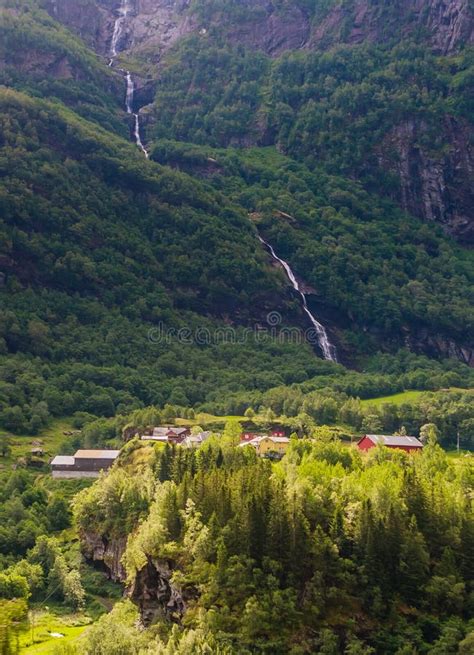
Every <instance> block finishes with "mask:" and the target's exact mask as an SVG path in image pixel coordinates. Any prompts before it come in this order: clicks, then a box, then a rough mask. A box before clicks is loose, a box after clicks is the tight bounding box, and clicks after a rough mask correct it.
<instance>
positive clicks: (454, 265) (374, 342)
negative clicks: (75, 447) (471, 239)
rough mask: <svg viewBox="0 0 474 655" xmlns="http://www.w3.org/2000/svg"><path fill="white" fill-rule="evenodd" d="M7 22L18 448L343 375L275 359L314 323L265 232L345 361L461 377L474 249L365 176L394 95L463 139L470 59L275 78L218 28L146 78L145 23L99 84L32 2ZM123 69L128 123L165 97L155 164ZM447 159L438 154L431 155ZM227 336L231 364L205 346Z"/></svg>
mask: <svg viewBox="0 0 474 655" xmlns="http://www.w3.org/2000/svg"><path fill="white" fill-rule="evenodd" d="M68 6H69V4H68V1H66V2H65V3H64V5H63V7H62V10H64V11H67V8H68ZM160 6H161V5H160ZM206 7H207V5H206V6H204V5H200V4H199V3H197V4H196V5H195V6H194V7H193V14H192V15H193V16H195V15H197V14H199V11H201V10H202V11H207V9H210V7H207V8H206ZM169 8H171V9H173V11H178V10H179V11H185V9H186V8H185V7H184V5H183V6H181V5H179V6H178V5H169ZM50 9H51V7H50ZM221 9H222V8H221ZM237 9H238V11H237ZM62 10H61V11H62ZM89 10H94V11H100V12H105V13H104V15H106V14H107V11H108V12H109V13H108V14H107V15H109V17H110V19H112V18H113V16H112V13H111V11H112V7H111V6H108V7H106V6H105V5H100V6H99V5H96V4H94V3H91V2H86V3H85V4H84V12H85V13H84V15H87V12H88V11H89ZM115 10H117V7H115ZM141 10H142V7H141V5H140V6H138V5H137V6H136V7H134V12H135V14H136V17H138V16H139V15H141V14H140V12H141ZM2 11H3V14H2V20H1V22H0V24H1V30H2V36H3V39H2V45H3V46H4V47H3V49H2V64H3V66H2V72H1V75H2V77H1V80H2V82H3V83H4V84H5V85H6V86H8V87H10V88H5V87H2V88H1V90H0V102H1V108H2V114H1V122H2V132H1V140H0V187H1V190H0V203H1V210H2V211H1V216H2V223H1V240H0V248H1V251H0V265H1V275H0V285H1V286H0V302H1V305H2V316H1V325H0V328H1V336H2V341H1V342H0V343H1V346H0V347H1V376H2V380H3V382H2V385H1V387H0V392H1V393H0V404H1V405H0V409H1V411H0V422H1V423H2V424H3V425H4V426H5V427H7V428H8V429H12V430H21V429H28V430H30V431H32V432H34V431H36V430H37V429H38V427H39V426H41V424H42V423H44V422H45V421H47V420H48V417H49V415H50V414H53V415H61V414H70V413H73V412H74V411H78V410H80V411H84V410H85V411H90V412H92V413H94V414H99V415H111V414H113V413H115V412H116V411H119V412H123V411H125V410H129V409H131V408H134V407H137V406H141V405H143V404H149V403H157V404H160V405H162V404H164V403H166V402H172V403H175V404H178V405H184V406H187V405H195V406H203V405H204V404H205V403H210V404H211V405H212V409H215V408H217V407H224V405H225V403H226V402H227V398H232V399H234V398H235V399H237V398H238V395H239V394H245V393H249V391H250V390H257V391H265V390H268V389H270V388H272V387H275V386H278V385H285V384H292V383H295V382H298V383H300V382H304V381H306V380H311V379H312V378H314V377H315V376H320V379H319V380H316V382H314V384H315V385H316V388H320V387H321V385H322V386H324V385H325V384H327V385H329V386H331V385H333V384H334V380H335V379H336V378H337V376H344V375H348V373H347V371H346V370H345V369H344V368H343V367H342V366H336V365H333V364H331V363H329V362H323V361H321V360H320V359H318V357H317V356H316V355H318V354H320V351H319V349H318V348H317V347H315V348H314V349H313V348H312V347H311V346H310V344H308V343H306V342H304V340H303V342H301V338H299V339H300V340H299V341H296V342H286V341H284V340H283V341H282V340H280V339H276V338H275V337H276V336H278V328H279V326H281V327H285V326H287V327H288V326H291V327H293V328H296V331H297V333H298V334H299V335H300V337H301V331H302V330H303V329H306V328H307V327H308V320H307V315H306V314H305V313H304V312H303V311H302V307H301V302H300V300H301V298H300V297H299V296H297V295H293V294H292V293H291V287H290V285H289V283H288V280H287V279H286V278H285V276H284V274H283V273H282V272H281V271H280V270H277V269H276V268H275V267H274V266H271V263H272V262H271V260H270V258H269V256H268V253H267V252H265V250H264V249H263V248H262V245H261V243H260V242H259V241H258V239H257V229H258V230H260V231H261V232H262V234H263V235H264V236H265V237H266V238H267V239H271V241H272V243H273V245H274V246H275V248H276V250H277V252H278V254H279V255H280V256H281V257H284V258H285V259H286V260H287V261H288V262H290V264H291V266H292V267H293V269H294V271H295V272H296V275H297V276H299V278H300V282H301V284H302V285H303V286H304V289H305V290H306V291H307V293H308V304H309V306H310V308H311V309H312V310H313V312H314V313H315V315H316V316H317V317H319V318H320V319H321V321H323V322H324V324H325V325H326V328H327V331H328V333H329V335H330V337H331V339H332V340H333V341H334V342H335V344H336V347H337V349H338V353H339V356H340V359H341V361H343V362H345V363H346V364H350V365H351V366H356V367H358V368H361V369H363V368H364V367H366V366H370V367H371V369H370V370H374V366H375V367H376V361H378V360H377V359H376V360H375V363H374V360H372V362H371V363H370V362H369V358H370V356H373V355H375V356H376V355H377V353H378V352H388V353H391V354H392V355H395V354H396V353H397V351H398V350H399V349H400V348H409V349H411V350H412V351H414V352H415V353H426V354H428V355H429V356H431V357H445V356H448V357H453V358H455V359H457V360H460V361H461V362H465V363H471V362H472V352H473V351H472V347H471V345H470V343H469V338H470V334H471V333H472V329H471V326H472V315H471V313H470V310H469V298H470V297H469V275H470V273H471V270H472V267H471V266H470V264H471V260H470V253H469V251H467V250H464V249H463V248H461V247H460V246H458V245H456V244H455V243H454V242H453V241H452V240H451V238H450V237H448V236H446V235H444V234H443V233H442V231H441V229H440V227H439V226H438V225H436V223H434V222H426V223H422V222H420V221H419V220H417V219H416V218H414V217H410V216H409V215H406V214H404V213H403V212H401V211H400V210H399V209H398V208H397V207H396V205H395V204H394V202H393V200H392V199H390V198H389V197H388V196H393V197H394V198H396V195H397V194H396V193H395V190H394V189H395V187H394V184H393V181H390V179H389V178H385V177H383V176H382V175H381V173H380V168H377V167H372V164H373V157H372V156H371V157H370V158H369V163H370V166H367V162H366V160H365V158H364V153H366V152H367V151H369V152H370V150H371V148H374V147H376V146H377V145H378V144H380V142H381V138H382V135H383V134H384V131H387V130H388V133H389V132H390V126H391V125H392V124H393V117H394V115H395V114H394V107H395V106H396V103H397V102H398V103H400V97H402V99H403V98H405V99H406V98H410V97H414V100H412V101H411V102H410V103H408V104H406V114H407V116H408V117H410V116H412V115H414V114H416V113H417V112H418V114H419V115H420V116H423V120H424V121H425V123H426V124H427V125H430V126H431V127H433V125H434V123H433V121H434V120H435V118H436V117H437V116H439V115H443V116H444V115H446V116H447V115H448V110H449V108H451V110H450V111H451V118H450V119H449V120H451V121H452V123H451V124H452V125H453V126H456V128H457V127H458V126H459V125H465V126H466V130H468V129H469V127H468V126H469V112H470V106H471V105H470V104H469V102H470V100H469V79H470V78H469V75H470V72H469V71H470V59H469V55H468V53H462V54H459V55H458V56H456V57H455V58H454V59H449V60H448V59H446V58H442V59H439V60H438V59H437V58H433V56H432V55H431V54H426V53H423V52H421V51H420V49H419V47H418V49H417V48H415V46H412V50H410V54H413V53H415V54H416V55H417V58H416V60H415V61H414V62H412V63H410V62H408V60H407V59H404V58H403V55H402V54H401V52H400V50H398V51H397V49H396V48H395V49H389V50H386V49H381V48H375V49H374V48H372V47H365V46H363V47H361V48H355V49H351V48H344V49H342V50H338V51H334V52H331V53H327V54H315V53H308V52H305V53H296V54H288V55H285V56H283V57H280V58H278V59H275V60H271V59H270V58H269V57H268V56H267V55H266V54H265V53H255V52H251V51H250V50H249V49H246V48H245V47H238V48H234V47H232V46H231V45H229V44H226V43H224V42H223V37H222V35H225V34H226V29H227V28H226V25H227V23H226V21H225V20H222V21H219V20H217V18H215V28H213V30H212V31H211V30H210V31H206V32H205V33H202V34H200V33H198V34H197V35H192V36H190V37H189V38H186V39H184V40H180V43H179V44H177V46H176V47H174V48H172V49H170V50H169V51H168V52H167V54H166V56H165V57H164V58H163V59H162V61H161V63H160V68H159V71H158V73H157V71H156V69H155V63H154V62H155V60H154V59H153V57H150V58H148V57H147V58H144V55H143V53H142V55H140V54H139V53H138V50H134V49H132V50H131V51H130V50H129V49H128V45H129V44H130V43H132V42H133V39H134V38H135V37H134V35H133V29H132V26H133V23H130V24H128V23H127V24H125V26H124V31H123V40H122V42H121V47H120V49H119V50H120V51H119V55H118V57H117V60H116V61H114V65H113V66H107V63H108V61H107V60H104V58H103V57H102V56H100V54H97V53H95V52H93V51H92V50H91V49H90V48H89V47H88V46H87V45H86V44H85V42H83V41H81V40H80V39H79V38H77V37H74V36H73V35H72V34H71V33H69V32H67V31H66V29H65V28H64V27H63V26H61V25H60V24H59V23H58V22H57V21H56V20H55V19H53V18H51V17H49V16H48V15H47V14H46V13H45V12H44V11H43V10H42V9H41V8H40V7H39V5H38V4H37V3H35V2H33V1H32V0H31V1H29V0H21V1H20V0H8V2H6V3H4V5H3V7H2ZM61 11H59V9H58V12H57V13H58V16H62V14H61ZM186 11H187V9H186ZM213 11H214V9H213ZM235 11H237V14H236V16H237V17H235V23H233V24H245V21H246V20H247V18H248V15H249V14H248V8H247V6H246V5H245V6H244V5H239V6H238V7H237V5H232V12H231V14H232V15H233V16H234V13H233V12H235ZM239 12H241V18H238V16H239V15H240V14H239ZM52 13H54V12H52ZM189 15H190V16H191V14H189ZM212 15H213V16H219V15H220V14H219V12H217V14H214V13H213V14H212ZM190 20H191V18H190ZM193 20H194V19H193ZM213 20H214V18H213ZM233 20H234V19H233ZM88 24H89V23H88ZM90 25H93V22H91V23H90ZM112 26H113V25H112V23H110V22H109V23H108V27H109V28H110V27H112ZM150 29H151V27H150ZM99 32H100V30H99ZM107 33H108V34H109V36H111V34H110V30H109V31H108V32H107ZM104 34H105V32H104ZM86 40H87V39H86ZM6 46H8V47H6ZM108 47H109V46H106V45H104V47H103V48H102V51H101V52H106V51H107V48H108ZM420 52H421V54H420ZM160 57H161V54H160V53H157V58H158V59H159V58H160ZM125 65H127V67H129V69H130V71H131V75H132V76H133V79H134V81H135V82H136V85H137V93H136V94H135V96H134V98H133V100H134V102H135V103H138V106H139V104H140V98H141V96H140V92H141V89H143V88H146V89H148V91H147V93H148V94H149V93H150V89H151V88H152V86H153V84H155V85H156V84H158V89H157V92H156V98H155V99H154V101H153V103H152V104H151V105H150V106H149V107H147V108H146V112H145V111H142V112H140V127H141V128H142V130H143V127H145V130H144V132H146V135H147V137H148V140H149V143H148V146H149V149H150V151H151V152H152V160H150V161H147V160H146V159H145V158H144V157H143V153H142V152H140V150H139V149H137V148H136V147H135V146H134V145H133V144H132V143H131V142H130V136H131V132H132V128H133V117H132V116H131V115H130V114H127V113H126V111H125V107H124V105H125V102H124V100H125V98H124V96H125V79H124V77H125V69H124V70H121V69H120V67H121V66H125ZM431 68H433V70H434V72H433V74H432V75H431V76H430V75H429V71H430V69H431ZM152 73H153V75H155V74H159V80H155V79H154V78H153V77H150V78H149V79H148V78H147V75H148V74H150V75H151V74H152ZM367 80H368V81H367ZM427 80H428V81H429V83H430V85H431V86H430V88H431V91H430V93H428V94H426V93H424V92H423V88H424V86H426V83H427ZM378 89H384V93H382V94H381V95H380V97H379V96H378V95H377V94H378ZM364 93H366V94H368V96H369V98H370V97H372V98H375V99H376V100H377V102H378V103H379V106H377V108H376V111H375V112H374V111H372V109H373V104H374V103H373V102H367V101H363V97H364V96H363V94H364ZM144 95H146V94H145V92H143V91H142V96H143V97H144ZM351 98H353V101H352V102H353V107H356V108H357V107H358V111H359V117H358V119H357V120H355V115H356V114H355V113H354V112H352V114H348V113H347V108H348V106H349V104H350V103H349V100H350V99H351ZM361 98H362V99H361ZM420 98H421V101H420ZM420 102H421V104H420ZM138 106H136V105H134V109H135V108H136V109H138ZM367 108H368V109H367ZM362 110H364V111H362ZM351 117H352V118H351ZM351 120H353V124H354V129H352V127H351ZM376 120H378V121H379V123H380V131H379V132H375V133H374V134H371V132H370V129H369V128H370V126H371V125H373V123H374V121H376ZM433 129H434V128H433ZM452 133H453V134H459V130H458V129H454V128H453V130H452ZM165 137H166V138H165ZM189 141H191V142H192V141H194V142H195V143H189ZM196 143H197V144H198V145H196ZM216 146H220V148H217V147H216ZM235 146H237V148H235ZM249 146H253V148H254V149H250V148H249ZM262 146H265V147H264V148H263V147H262ZM425 147H427V146H425ZM436 147H437V148H438V147H439V150H440V152H443V153H444V152H445V144H444V142H443V141H442V140H441V142H440V144H439V146H438V145H437V146H436ZM242 148H244V149H242ZM278 150H280V151H281V152H278ZM434 150H436V149H434ZM432 151H433V149H432ZM433 156H434V155H433ZM153 159H154V160H155V161H153ZM157 162H159V163H157ZM160 164H161V165H160ZM178 169H182V170H178ZM457 174H460V173H459V172H458V173H457ZM358 178H359V179H358ZM454 186H455V187H456V188H457V189H460V190H461V191H462V189H463V188H464V187H463V185H462V184H460V183H458V182H456V184H455V185H454ZM417 197H418V196H417ZM453 203H454V205H455V206H456V207H457V208H458V209H459V211H461V209H462V206H463V205H462V203H460V202H458V200H457V199H456V198H454V199H453ZM271 312H278V319H277V322H278V323H279V325H278V326H277V327H276V330H275V326H274V325H273V326H272V324H269V323H268V322H267V315H269V314H270V313H271ZM272 316H273V314H272ZM182 328H184V329H185V332H181V333H179V332H178V331H179V330H180V329H182ZM227 328H231V330H233V332H232V335H233V336H232V338H233V339H234V341H233V342H232V343H221V341H219V338H217V337H216V338H214V335H215V330H216V329H219V330H223V329H224V330H225V329H227ZM247 328H250V332H248V331H247V332H244V331H245V329H247ZM263 328H266V329H267V331H268V333H267V335H266V336H265V335H263V337H259V338H256V336H255V335H258V334H261V332H262V329H263ZM270 328H272V330H270ZM199 329H204V330H205V334H206V338H205V339H204V343H201V342H199V341H196V339H195V338H194V336H193V335H195V334H196V331H199ZM163 331H164V332H165V333H166V334H165V335H164V336H163ZM189 331H190V332H191V336H190V335H189ZM245 334H246V335H247V336H245ZM156 335H158V337H157V336H156ZM209 335H210V336H209ZM240 335H244V336H243V340H242V339H240ZM249 335H250V336H249ZM394 361H406V356H405V355H403V356H402V357H401V359H399V360H397V359H395V360H394ZM418 366H420V368H422V369H423V374H422V375H421V377H420V380H422V381H421V382H420V385H421V386H422V387H423V386H424V385H427V384H429V382H428V380H427V375H426V369H427V367H428V368H429V367H430V364H429V363H428V364H427V362H426V360H416V358H414V359H412V360H410V365H409V369H410V374H411V373H412V372H413V371H415V370H416V368H417V367H418ZM432 367H433V370H435V371H436V375H435V379H436V380H437V381H438V382H436V384H443V382H442V379H443V378H442V374H443V371H445V370H448V371H450V370H454V369H453V367H454V368H455V369H456V371H457V372H456V374H455V375H456V376H458V375H459V377H456V381H457V382H458V381H459V383H460V384H461V383H462V384H464V383H465V382H466V380H467V372H466V371H463V369H462V367H456V364H454V363H449V362H448V363H446V364H444V363H442V364H440V365H438V364H436V363H433V364H432ZM395 369H396V370H397V374H396V375H398V376H399V375H400V374H401V373H400V367H399V366H398V365H396V366H395ZM329 374H331V375H332V377H327V376H328V375H329ZM364 380H365V378H364ZM384 383H385V382H384ZM389 384H390V385H391V384H395V388H397V389H398V388H400V384H402V383H401V382H395V376H394V378H393V379H390V382H389ZM435 386H436V385H435ZM232 402H234V400H232ZM235 402H236V403H241V402H242V400H241V399H240V400H235ZM228 405H229V402H227V406H228Z"/></svg>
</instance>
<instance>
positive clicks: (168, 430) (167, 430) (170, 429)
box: [153, 425, 188, 437]
mask: <svg viewBox="0 0 474 655" xmlns="http://www.w3.org/2000/svg"><path fill="white" fill-rule="evenodd" d="M187 431H188V428H175V427H174V426H173V425H166V426H164V427H163V426H160V427H157V428H153V436H155V437H156V436H160V435H165V436H166V435H168V434H177V435H179V434H183V432H187Z"/></svg>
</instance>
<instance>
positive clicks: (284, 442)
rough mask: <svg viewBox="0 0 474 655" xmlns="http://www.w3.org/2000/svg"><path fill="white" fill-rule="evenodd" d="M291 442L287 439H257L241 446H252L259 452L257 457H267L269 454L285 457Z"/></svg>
mask: <svg viewBox="0 0 474 655" xmlns="http://www.w3.org/2000/svg"><path fill="white" fill-rule="evenodd" d="M289 443H290V440H289V439H288V438H287V437H270V436H263V437H255V439H252V440H251V441H244V442H243V443H241V444H240V446H252V447H253V448H255V450H256V451H257V455H259V456H260V457H265V456H266V455H268V454H269V453H278V455H280V456H283V455H284V454H285V451H286V449H287V448H288V444H289Z"/></svg>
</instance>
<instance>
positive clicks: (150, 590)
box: [128, 558, 186, 625]
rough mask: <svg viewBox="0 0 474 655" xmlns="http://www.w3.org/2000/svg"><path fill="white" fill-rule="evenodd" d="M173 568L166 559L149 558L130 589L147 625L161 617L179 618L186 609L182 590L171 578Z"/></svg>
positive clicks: (129, 592) (132, 598)
mask: <svg viewBox="0 0 474 655" xmlns="http://www.w3.org/2000/svg"><path fill="white" fill-rule="evenodd" d="M172 574H173V569H172V568H171V566H170V564H169V562H168V561H166V560H158V559H152V558H149V560H148V562H147V564H146V566H144V567H143V568H142V569H141V571H138V573H137V575H136V576H135V580H134V582H133V584H132V585H131V587H130V588H129V590H128V595H129V597H130V598H131V600H132V601H133V602H134V603H136V604H137V605H138V607H139V608H140V613H141V616H142V621H143V623H144V624H145V625H150V624H151V623H154V622H155V621H156V620H157V619H159V618H163V617H165V618H167V619H171V620H173V619H174V620H178V619H179V618H180V617H181V616H182V614H183V613H184V611H185V609H186V604H185V600H184V598H183V595H182V594H181V592H180V591H179V590H178V589H177V588H176V587H175V586H174V585H173V582H172V580H171V577H172Z"/></svg>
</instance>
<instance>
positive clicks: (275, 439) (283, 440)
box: [239, 434, 290, 446]
mask: <svg viewBox="0 0 474 655" xmlns="http://www.w3.org/2000/svg"><path fill="white" fill-rule="evenodd" d="M264 439H269V440H270V441H273V443H290V440H289V439H288V437H273V436H271V435H267V434H264V435H262V436H259V437H255V438H254V439H251V440H250V441H242V442H241V443H239V446H258V444H259V443H260V442H261V441H263V440H264Z"/></svg>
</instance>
